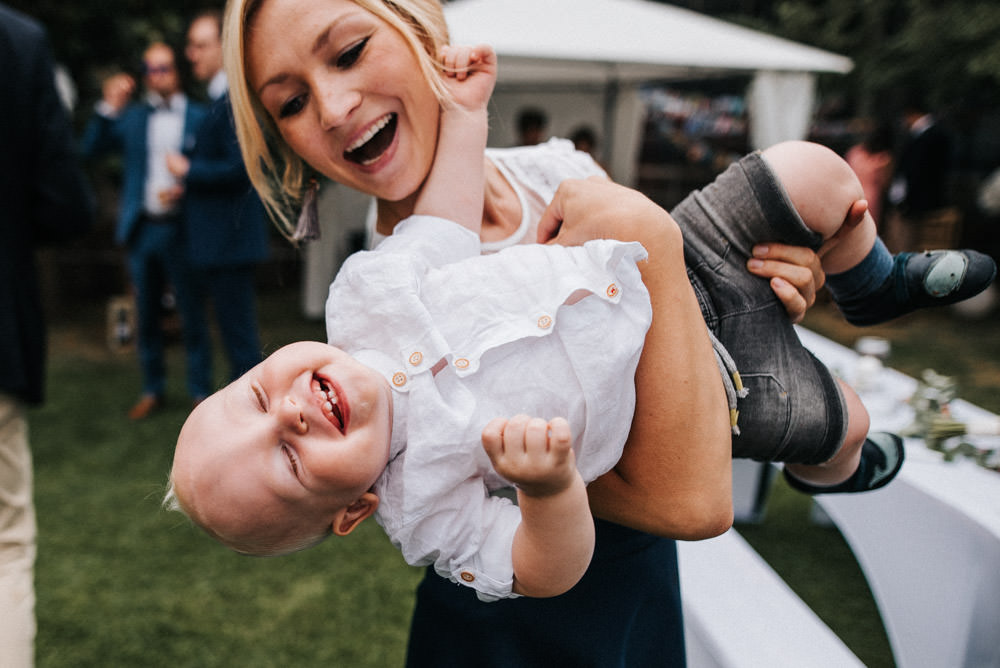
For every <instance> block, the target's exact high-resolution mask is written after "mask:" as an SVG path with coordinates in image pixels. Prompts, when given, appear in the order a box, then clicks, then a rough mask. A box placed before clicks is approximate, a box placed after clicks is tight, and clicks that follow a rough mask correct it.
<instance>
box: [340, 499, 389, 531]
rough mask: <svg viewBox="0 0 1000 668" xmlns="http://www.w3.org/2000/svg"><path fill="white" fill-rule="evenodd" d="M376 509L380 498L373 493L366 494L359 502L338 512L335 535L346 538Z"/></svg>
mask: <svg viewBox="0 0 1000 668" xmlns="http://www.w3.org/2000/svg"><path fill="white" fill-rule="evenodd" d="M376 508H378V497H377V496H375V494H373V493H372V492H365V493H364V494H362V495H361V497H360V498H359V499H358V500H357V501H355V502H354V503H352V504H351V505H349V506H347V507H346V508H344V509H342V510H340V511H338V512H337V514H336V516H335V517H334V518H333V524H332V528H333V533H335V534H337V535H338V536H346V535H347V534H349V533H351V532H352V531H354V527H356V526H358V525H359V524H360V523H361V521H362V520H364V519H366V518H368V517H370V516H371V514H372V513H374V512H375V509H376Z"/></svg>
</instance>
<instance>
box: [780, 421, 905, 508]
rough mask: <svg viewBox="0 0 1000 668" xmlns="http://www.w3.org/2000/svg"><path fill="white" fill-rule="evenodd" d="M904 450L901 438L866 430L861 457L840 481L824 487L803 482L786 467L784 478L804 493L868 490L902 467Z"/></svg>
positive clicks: (893, 474) (882, 484)
mask: <svg viewBox="0 0 1000 668" xmlns="http://www.w3.org/2000/svg"><path fill="white" fill-rule="evenodd" d="M905 456H906V451H905V450H904V449H903V439H901V438H900V437H899V436H896V435H895V434H890V433H889V432H882V431H875V432H872V433H870V434H868V438H866V439H865V443H864V445H862V446H861V461H860V462H859V463H858V468H857V470H856V471H855V472H854V474H853V475H852V476H851V477H850V478H848V479H847V480H845V481H844V482H842V483H839V484H836V485H830V486H829V487H823V486H819V485H813V484H811V483H808V482H803V481H802V480H799V479H798V478H796V477H795V476H793V475H791V474H790V473H789V472H788V469H787V468H786V469H785V471H784V473H785V481H786V482H787V483H788V485H789V486H790V487H791V488H792V489H797V490H798V491H800V492H804V493H805V494H856V493H857V492H870V491H871V490H873V489H879V488H880V487H885V486H886V485H888V484H889V483H890V482H891V481H892V479H893V478H895V477H896V474H897V473H899V469H901V468H902V467H903V459H904V458H905Z"/></svg>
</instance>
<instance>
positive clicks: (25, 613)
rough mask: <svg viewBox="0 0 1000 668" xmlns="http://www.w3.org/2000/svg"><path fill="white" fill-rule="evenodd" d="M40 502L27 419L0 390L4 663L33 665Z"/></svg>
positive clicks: (0, 655) (0, 638) (0, 646)
mask: <svg viewBox="0 0 1000 668" xmlns="http://www.w3.org/2000/svg"><path fill="white" fill-rule="evenodd" d="M35 535H36V528H35V506H34V503H33V499H32V490H31V451H30V450H29V449H28V421H27V418H26V416H25V410H24V407H23V406H22V404H21V403H20V402H19V401H18V400H16V399H14V398H13V397H11V396H8V395H6V394H0V666H3V668H30V667H31V666H32V665H33V664H34V642H35V584H34V564H35Z"/></svg>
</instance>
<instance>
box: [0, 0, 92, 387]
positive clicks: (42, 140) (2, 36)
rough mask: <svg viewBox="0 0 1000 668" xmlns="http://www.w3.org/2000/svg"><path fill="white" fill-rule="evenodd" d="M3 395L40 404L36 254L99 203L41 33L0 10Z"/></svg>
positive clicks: (86, 223)
mask: <svg viewBox="0 0 1000 668" xmlns="http://www.w3.org/2000/svg"><path fill="white" fill-rule="evenodd" d="M0 63H3V67H0V100H3V104H2V105H0V392H4V393H8V394H12V395H14V396H16V397H18V398H20V399H21V400H23V401H25V402H26V403H38V402H40V401H41V400H42V389H43V380H44V363H45V327H44V319H43V312H42V305H41V295H40V292H39V289H38V278H37V275H36V266H35V264H36V263H35V248H36V247H37V246H39V245H41V244H43V243H56V242H61V241H65V240H68V239H70V238H72V237H74V236H77V235H79V234H82V233H83V232H85V231H86V230H87V229H88V228H89V227H90V226H91V224H92V223H93V220H94V202H93V199H92V197H91V194H90V192H89V190H88V188H87V185H86V181H85V178H84V175H83V173H82V172H81V171H80V168H79V164H78V161H77V155H76V151H75V144H74V140H73V129H72V126H71V124H70V119H69V115H68V114H67V112H66V109H65V108H64V107H63V105H62V103H61V101H60V99H59V95H58V93H57V92H56V87H55V79H54V76H55V75H54V71H53V66H52V55H51V52H50V50H49V43H48V37H47V35H46V33H45V30H44V29H43V28H42V26H41V25H39V24H38V23H36V22H35V21H33V20H32V19H29V18H28V17H26V16H24V15H23V14H20V13H18V12H15V11H13V10H11V9H10V8H8V7H6V6H5V5H0Z"/></svg>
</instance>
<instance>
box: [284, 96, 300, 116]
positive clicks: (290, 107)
mask: <svg viewBox="0 0 1000 668" xmlns="http://www.w3.org/2000/svg"><path fill="white" fill-rule="evenodd" d="M303 106H305V98H304V97H303V96H302V95H297V96H296V97H293V98H292V99H291V100H289V101H288V102H285V103H284V104H283V105H281V107H280V108H279V109H278V118H288V117H289V116H294V115H295V114H297V113H299V112H300V111H302V107H303Z"/></svg>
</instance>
